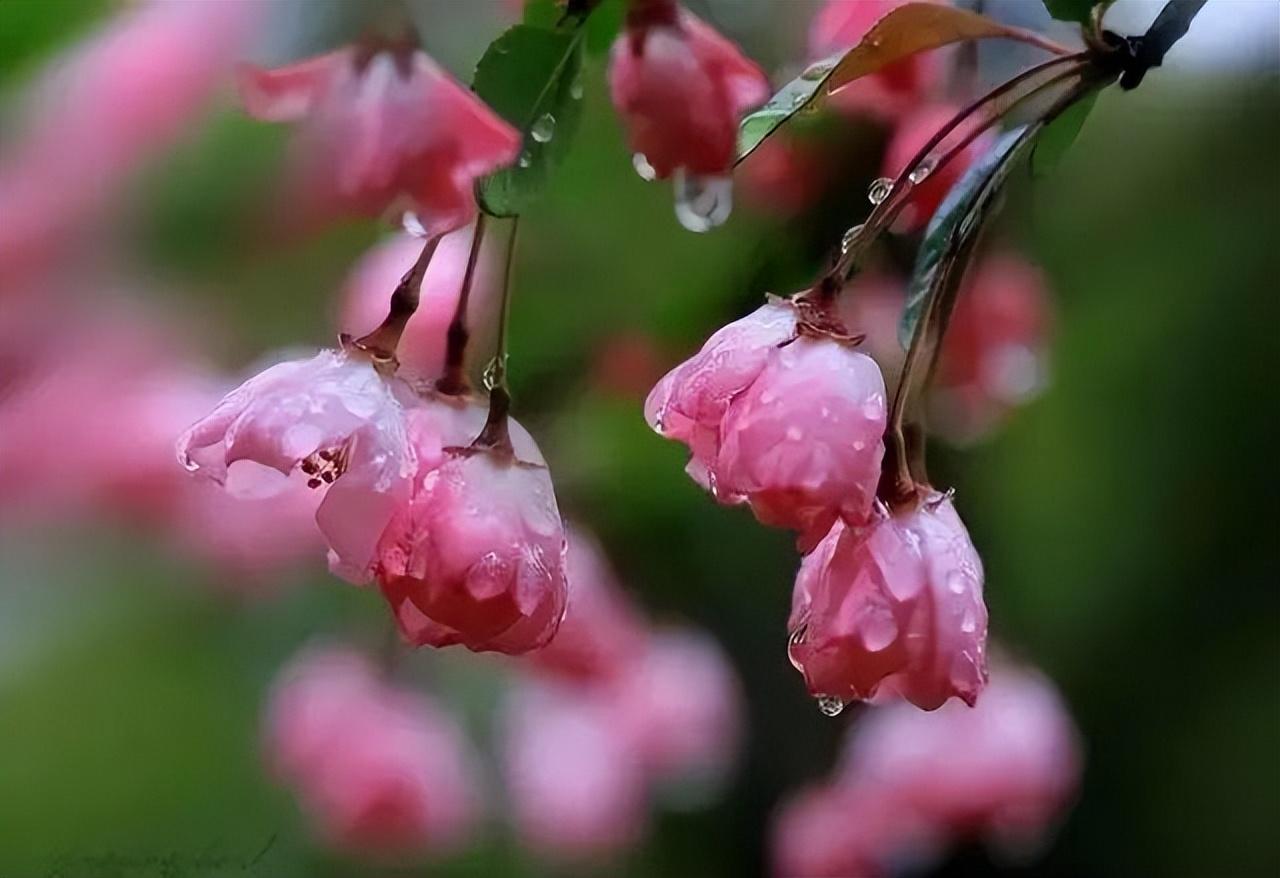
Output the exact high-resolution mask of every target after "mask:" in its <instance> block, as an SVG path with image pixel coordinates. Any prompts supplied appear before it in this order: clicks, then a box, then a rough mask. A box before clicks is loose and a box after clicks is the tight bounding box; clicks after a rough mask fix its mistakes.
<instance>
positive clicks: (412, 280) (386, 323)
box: [355, 235, 440, 362]
mask: <svg viewBox="0 0 1280 878" xmlns="http://www.w3.org/2000/svg"><path fill="white" fill-rule="evenodd" d="M439 243H440V236H439V235H432V236H431V237H429V238H427V240H426V241H424V242H423V243H422V252H421V253H419V254H418V259H417V261H415V262H414V263H413V267H411V268H410V269H409V270H408V271H406V272H405V273H404V276H403V277H401V278H400V283H399V284H397V285H396V288H395V290H394V291H393V292H392V293H391V301H390V303H389V305H388V307H387V316H386V318H385V319H383V321H382V323H381V325H379V326H378V328H377V329H375V330H374V331H373V332H371V333H369V334H368V335H365V336H362V337H360V338H358V339H356V341H355V344H356V347H358V348H360V349H362V350H365V351H368V352H369V353H370V354H371V355H372V356H373V357H374V359H375V360H383V361H391V362H394V361H395V356H396V348H397V347H398V346H399V344H400V336H401V335H403V334H404V328H405V326H406V325H408V323H409V318H411V317H412V316H413V315H414V312H416V311H417V310H418V302H419V300H420V299H421V297H422V279H423V278H424V277H426V274H427V266H428V265H430V264H431V258H432V257H433V256H434V255H435V252H436V247H437V245H439Z"/></svg>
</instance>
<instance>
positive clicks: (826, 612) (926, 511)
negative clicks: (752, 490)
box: [788, 495, 987, 710]
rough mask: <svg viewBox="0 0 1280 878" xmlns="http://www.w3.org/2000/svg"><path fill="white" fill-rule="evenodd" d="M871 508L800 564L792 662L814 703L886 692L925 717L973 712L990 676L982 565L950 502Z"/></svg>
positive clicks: (941, 498)
mask: <svg viewBox="0 0 1280 878" xmlns="http://www.w3.org/2000/svg"><path fill="white" fill-rule="evenodd" d="M877 508H878V510H879V511H878V514H877V516H876V517H875V518H874V519H873V520H872V521H871V523H869V524H868V525H866V526H865V527H858V528H855V527H844V526H843V525H842V524H840V523H837V524H836V526H835V527H834V528H833V529H832V531H831V533H830V534H829V535H828V536H827V537H826V539H824V540H823V542H822V543H821V544H820V545H819V546H818V548H817V549H816V550H815V551H814V552H813V553H812V554H811V555H809V557H807V558H805V559H804V561H803V562H802V563H801V566H800V572H799V574H798V575H797V577H796V587H795V593H794V595H793V599H792V610H791V619H790V621H789V622H788V630H789V631H790V632H791V644H790V656H791V660H792V662H793V663H794V664H795V666H796V668H797V669H798V670H799V671H800V672H801V673H802V674H803V675H804V679H805V683H806V685H807V686H808V688H809V691H810V692H812V693H813V694H814V695H816V696H819V697H823V696H825V697H829V698H836V699H840V700H841V701H851V700H864V699H867V698H871V697H872V696H873V695H875V694H876V693H877V691H879V690H881V689H882V688H884V689H885V690H888V691H890V692H893V693H895V694H897V695H900V696H901V697H903V698H905V699H907V700H908V701H910V702H911V703H913V704H915V705H916V706H917V707H921V708H924V709H925V710H933V709H935V708H937V707H940V706H941V705H942V704H943V703H944V702H945V701H946V700H947V699H948V698H950V697H952V696H956V697H958V698H960V699H962V700H963V701H965V702H966V703H968V704H970V705H972V704H974V703H975V701H976V700H977V698H978V694H979V693H980V692H981V691H982V689H983V687H984V686H985V684H986V677H987V668H986V635H987V609H986V605H985V604H984V603H983V601H982V561H981V560H980V559H979V557H978V553H977V552H976V551H975V549H974V548H973V544H972V543H971V542H970V541H969V535H968V532H967V531H966V530H965V527H964V524H963V523H962V522H961V521H960V518H959V516H958V515H956V512H955V508H954V506H953V505H952V503H951V500H950V499H949V498H947V497H944V496H942V495H934V496H932V497H930V498H926V499H925V500H923V501H922V502H921V504H920V506H919V507H918V508H916V509H914V510H910V511H906V512H901V513H898V514H889V513H888V512H886V511H884V510H883V507H877Z"/></svg>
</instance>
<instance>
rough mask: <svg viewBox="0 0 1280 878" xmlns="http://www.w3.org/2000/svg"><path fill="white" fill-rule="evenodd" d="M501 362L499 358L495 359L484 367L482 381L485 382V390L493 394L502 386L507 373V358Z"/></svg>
mask: <svg viewBox="0 0 1280 878" xmlns="http://www.w3.org/2000/svg"><path fill="white" fill-rule="evenodd" d="M501 359H502V361H501V362H499V358H498V357H494V358H493V359H492V360H490V361H489V362H488V364H487V365H486V366H485V367H484V372H483V374H481V376H480V380H481V381H483V382H484V389H485V390H488V391H490V392H492V391H493V390H495V389H497V388H498V387H499V386H501V384H502V378H503V375H504V374H505V373H506V371H507V358H506V356H503V357H502V358H501Z"/></svg>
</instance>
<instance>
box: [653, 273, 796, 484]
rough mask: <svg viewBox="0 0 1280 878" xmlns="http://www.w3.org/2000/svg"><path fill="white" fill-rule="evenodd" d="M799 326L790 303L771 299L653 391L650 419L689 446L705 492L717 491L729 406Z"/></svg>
mask: <svg viewBox="0 0 1280 878" xmlns="http://www.w3.org/2000/svg"><path fill="white" fill-rule="evenodd" d="M796 323H797V318H796V310H795V307H794V306H792V305H791V303H789V302H787V301H785V300H783V299H770V300H769V301H768V302H767V303H766V304H764V305H762V306H760V307H759V308H757V309H756V310H755V311H752V312H751V313H750V314H748V315H747V316H746V317H743V318H742V319H740V320H735V321H734V322H733V323H730V324H729V325H727V326H724V327H721V328H720V329H718V330H716V332H715V333H714V334H713V335H712V336H711V338H709V339H707V342H706V344H704V345H703V346H702V349H701V350H699V351H698V352H697V353H696V354H694V355H693V356H692V357H690V358H689V359H688V360H686V361H684V362H683V363H681V364H680V365H678V366H676V367H675V368H674V369H672V370H671V371H670V372H668V373H667V374H666V375H665V376H663V378H662V380H661V381H659V382H658V384H657V385H656V386H655V387H654V388H653V390H652V391H650V393H649V397H648V399H646V400H645V404H644V413H645V419H646V420H647V421H648V422H649V426H651V427H652V428H653V429H654V430H656V431H657V432H658V433H661V434H662V435H663V436H665V437H667V438H668V439H675V440H677V441H680V442H683V443H684V444H685V445H687V446H689V451H690V453H691V458H690V460H689V465H688V467H687V469H688V472H689V475H690V476H692V477H693V479H694V481H696V482H697V483H698V484H700V485H702V486H703V487H705V488H708V489H709V490H712V491H713V492H714V491H715V490H716V488H715V484H714V482H713V468H714V466H715V462H716V458H717V457H718V456H719V454H720V437H721V432H720V424H721V421H722V420H723V419H724V416H725V413H726V412H728V410H729V403H730V402H732V401H733V399H734V397H736V396H737V395H738V394H740V393H742V392H743V391H744V390H746V389H747V388H748V387H750V386H751V382H753V381H755V380H756V377H757V376H758V375H759V374H760V373H761V372H763V371H764V367H765V366H766V365H767V364H768V362H769V357H770V356H771V355H772V354H773V352H774V351H775V350H776V349H777V348H778V346H779V345H781V344H783V343H784V342H787V341H790V340H791V339H792V338H794V337H795V334H796Z"/></svg>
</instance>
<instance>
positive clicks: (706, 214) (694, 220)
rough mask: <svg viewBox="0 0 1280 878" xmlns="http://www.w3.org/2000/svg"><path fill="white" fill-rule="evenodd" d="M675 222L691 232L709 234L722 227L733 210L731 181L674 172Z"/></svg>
mask: <svg viewBox="0 0 1280 878" xmlns="http://www.w3.org/2000/svg"><path fill="white" fill-rule="evenodd" d="M675 190H676V219H678V220H679V221H680V225H682V226H684V227H685V228H686V229H688V230H689V231H691V232H709V231H711V230H712V229H714V228H716V227H717V226H720V225H723V224H724V221H725V220H727V219H728V218H729V214H730V213H731V212H732V211H733V179H732V178H730V177H702V176H699V175H697V174H689V173H686V172H685V170H684V169H683V168H680V169H678V170H677V171H676V175H675Z"/></svg>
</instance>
